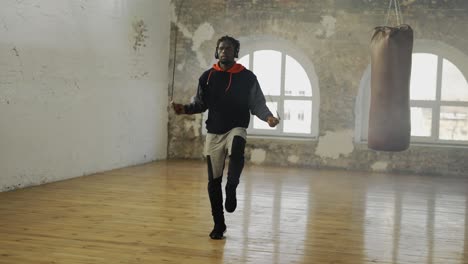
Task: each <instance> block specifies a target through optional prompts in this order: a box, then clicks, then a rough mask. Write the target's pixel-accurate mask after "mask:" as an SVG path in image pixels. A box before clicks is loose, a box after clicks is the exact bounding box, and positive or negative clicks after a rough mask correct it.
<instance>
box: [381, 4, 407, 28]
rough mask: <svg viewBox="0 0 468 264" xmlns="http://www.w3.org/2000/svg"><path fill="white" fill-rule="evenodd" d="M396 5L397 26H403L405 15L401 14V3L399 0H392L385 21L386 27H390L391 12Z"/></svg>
mask: <svg viewBox="0 0 468 264" xmlns="http://www.w3.org/2000/svg"><path fill="white" fill-rule="evenodd" d="M393 4H395V8H394V10H395V16H396V19H397V24H398V25H401V24H403V15H402V13H401V7H400V2H399V0H390V3H389V4H388V10H387V18H386V19H385V25H388V20H389V18H390V11H391V10H392V6H393Z"/></svg>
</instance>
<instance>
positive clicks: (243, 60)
mask: <svg viewBox="0 0 468 264" xmlns="http://www.w3.org/2000/svg"><path fill="white" fill-rule="evenodd" d="M249 59H250V55H248V54H247V55H245V56H243V57H242V58H240V59H238V60H237V63H239V64H242V65H243V66H244V67H245V68H247V69H249V70H250V65H249Z"/></svg>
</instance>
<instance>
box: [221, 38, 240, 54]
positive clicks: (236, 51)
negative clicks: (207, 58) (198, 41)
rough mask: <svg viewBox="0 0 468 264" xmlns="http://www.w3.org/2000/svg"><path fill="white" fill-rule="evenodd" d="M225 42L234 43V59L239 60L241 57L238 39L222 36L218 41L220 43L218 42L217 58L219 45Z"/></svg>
mask: <svg viewBox="0 0 468 264" xmlns="http://www.w3.org/2000/svg"><path fill="white" fill-rule="evenodd" d="M223 41H229V42H231V43H232V45H233V46H234V57H235V58H238V57H239V49H240V42H239V41H238V40H237V39H235V38H233V37H230V36H228V35H226V36H222V37H221V38H220V39H218V42H216V51H215V58H216V59H218V48H219V43H221V42H223Z"/></svg>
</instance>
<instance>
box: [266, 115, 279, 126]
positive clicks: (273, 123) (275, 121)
mask: <svg viewBox="0 0 468 264" xmlns="http://www.w3.org/2000/svg"><path fill="white" fill-rule="evenodd" d="M267 123H268V125H269V126H270V127H275V126H276V125H278V124H279V119H278V118H276V117H274V116H269V117H268V119H267Z"/></svg>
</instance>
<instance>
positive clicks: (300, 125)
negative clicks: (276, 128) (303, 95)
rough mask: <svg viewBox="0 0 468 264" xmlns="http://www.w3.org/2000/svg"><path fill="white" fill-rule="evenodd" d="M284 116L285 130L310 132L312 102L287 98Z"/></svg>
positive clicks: (287, 131)
mask: <svg viewBox="0 0 468 264" xmlns="http://www.w3.org/2000/svg"><path fill="white" fill-rule="evenodd" d="M284 117H285V118H284V120H283V122H284V125H283V128H284V129H283V130H284V132H286V133H307V134H308V133H310V127H311V123H312V102H311V101H304V100H285V101H284Z"/></svg>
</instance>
